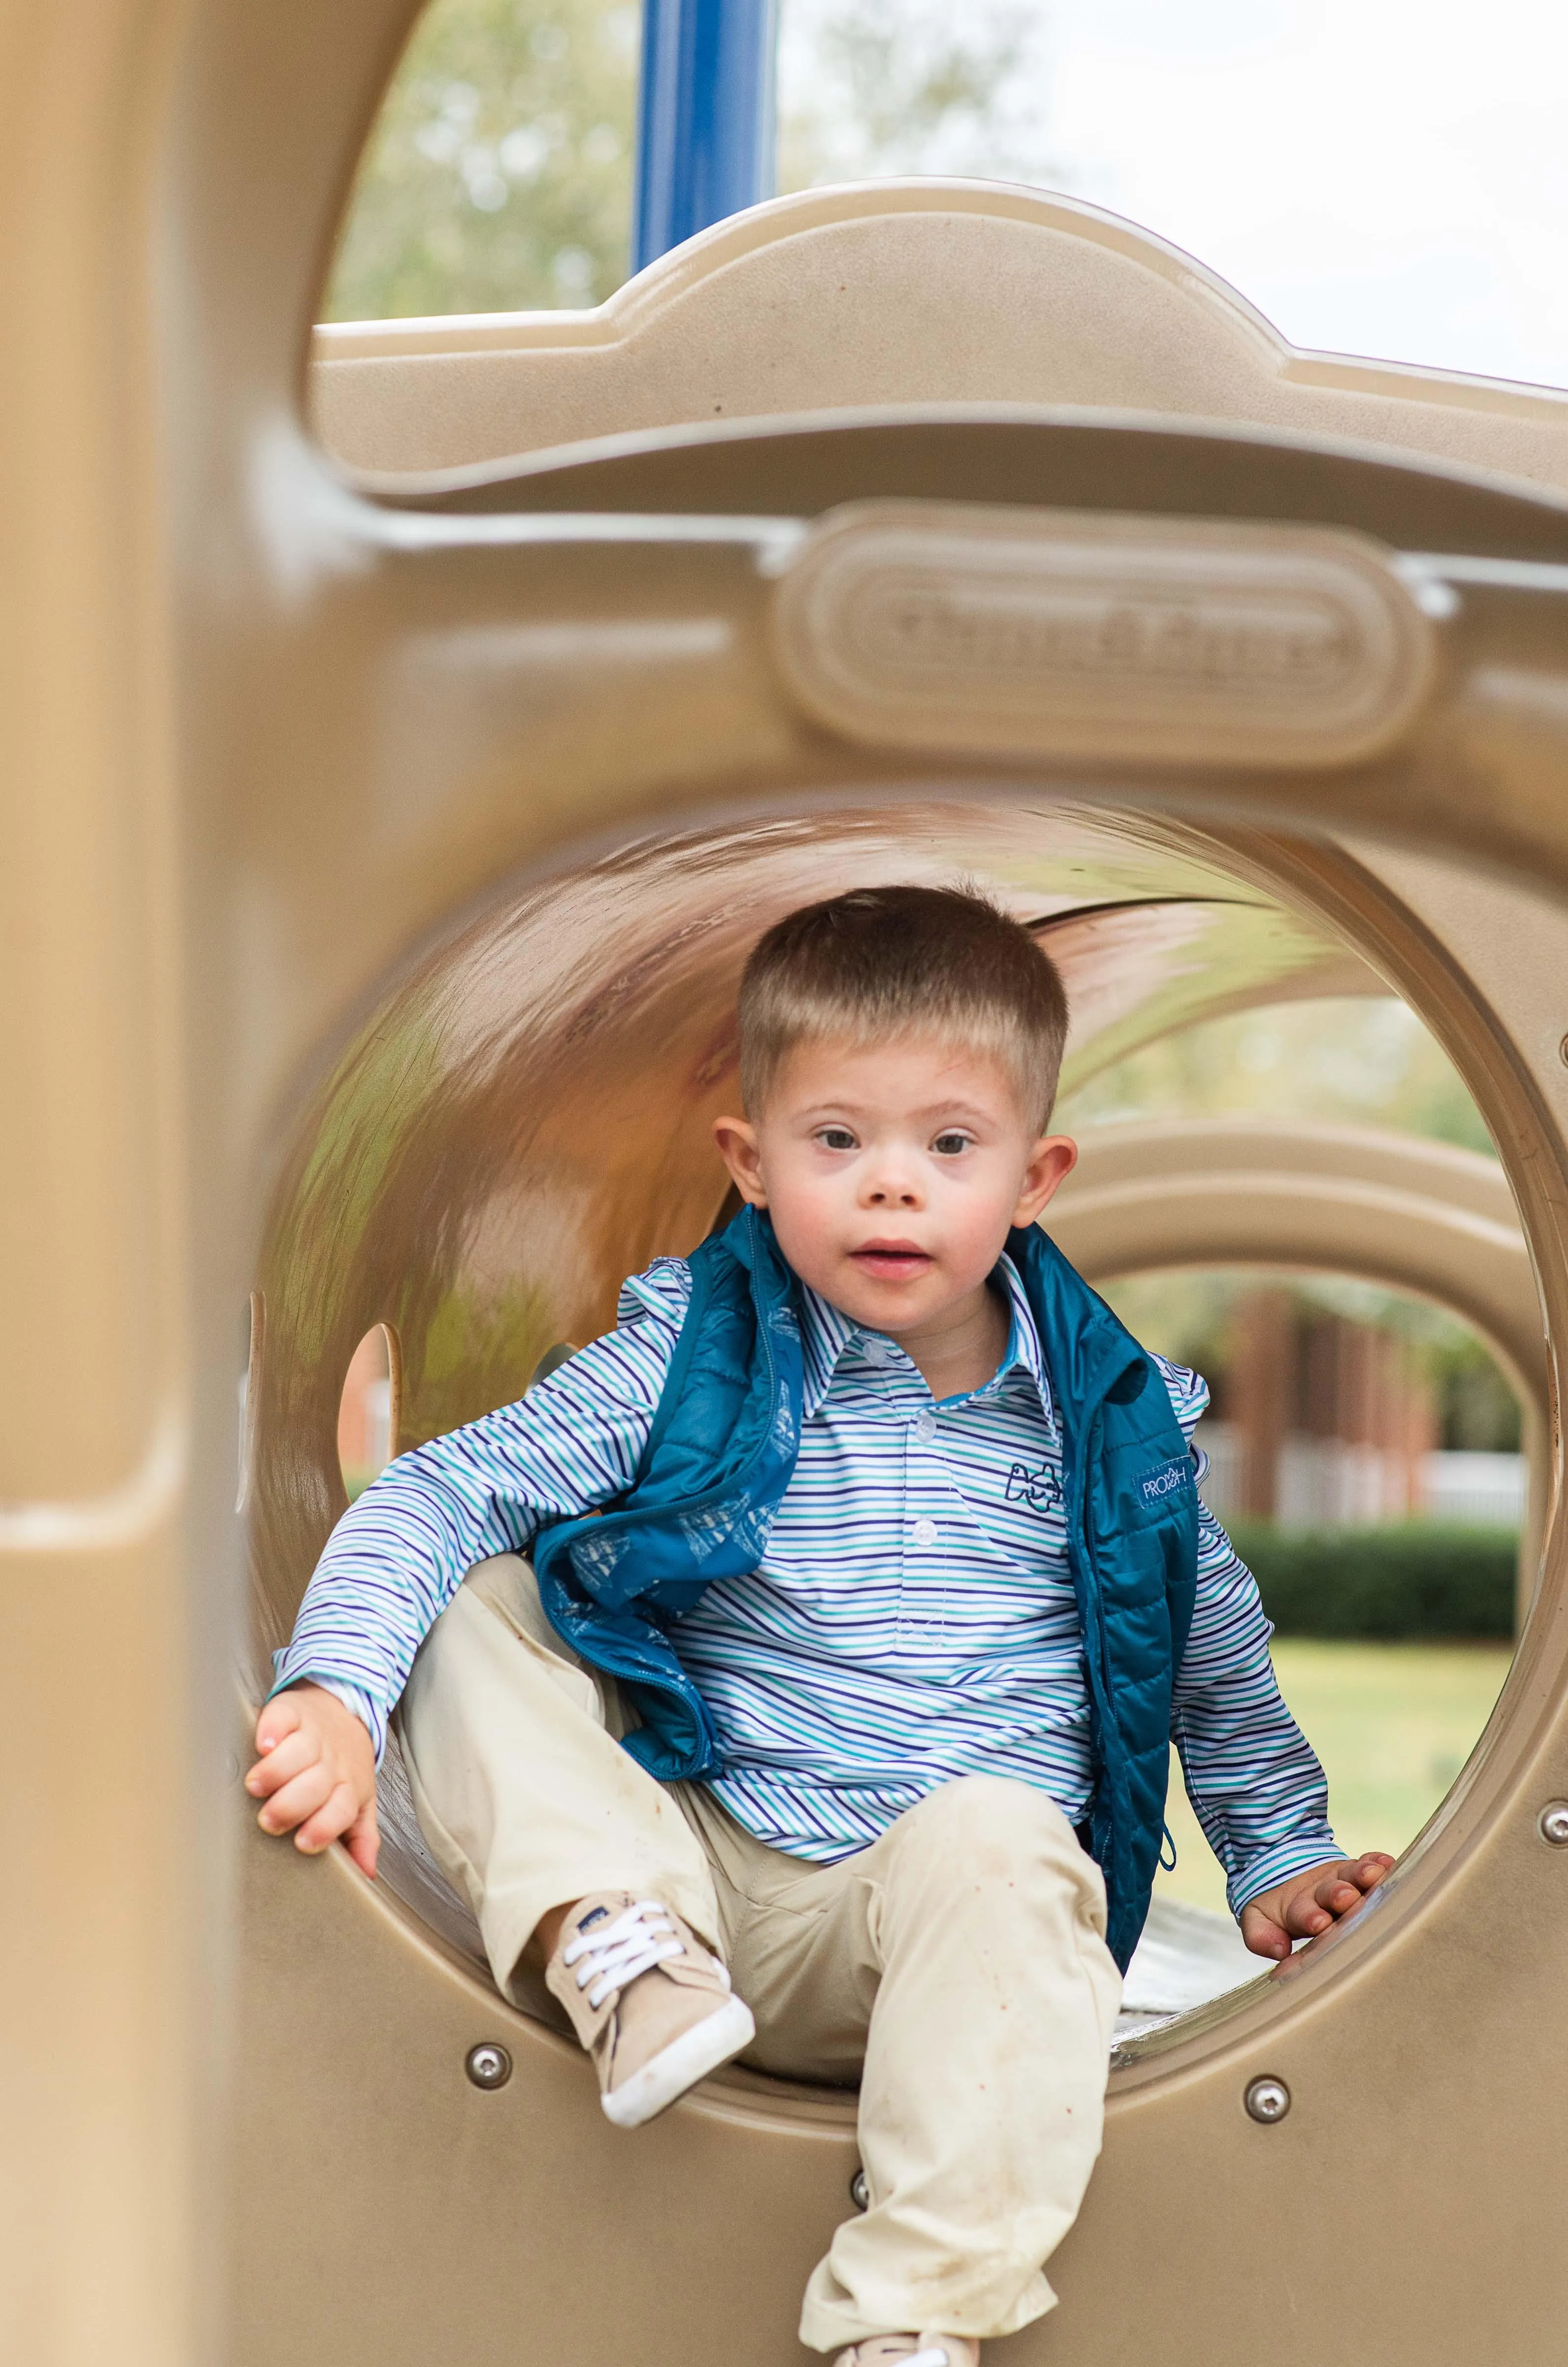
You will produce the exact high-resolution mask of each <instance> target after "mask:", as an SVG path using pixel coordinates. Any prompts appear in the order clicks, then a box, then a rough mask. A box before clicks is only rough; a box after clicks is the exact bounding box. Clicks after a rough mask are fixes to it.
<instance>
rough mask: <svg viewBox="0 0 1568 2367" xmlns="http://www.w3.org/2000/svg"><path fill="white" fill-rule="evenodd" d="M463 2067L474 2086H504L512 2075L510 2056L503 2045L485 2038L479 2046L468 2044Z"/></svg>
mask: <svg viewBox="0 0 1568 2367" xmlns="http://www.w3.org/2000/svg"><path fill="white" fill-rule="evenodd" d="M463 2068H464V2070H465V2071H466V2072H467V2073H468V2077H469V2078H470V2079H471V2080H472V2081H473V2083H474V2085H475V2087H476V2088H504V2087H505V2085H506V2083H507V2081H508V2080H509V2079H510V2078H511V2077H512V2057H511V2056H510V2055H508V2053H507V2051H506V2049H505V2047H504V2046H497V2044H495V2042H494V2040H493V2039H486V2041H485V2042H484V2044H483V2045H481V2046H470V2047H469V2049H468V2054H467V2056H465V2058H464V2062H463Z"/></svg>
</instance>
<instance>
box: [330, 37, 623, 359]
mask: <svg viewBox="0 0 1568 2367" xmlns="http://www.w3.org/2000/svg"><path fill="white" fill-rule="evenodd" d="M639 38H640V17H639V14H638V11H637V9H636V8H633V7H625V6H621V7H609V8H606V7H605V6H604V5H603V0H435V6H434V7H431V8H428V9H426V11H425V13H424V15H423V17H421V18H420V19H419V22H418V23H417V25H416V26H415V28H414V31H413V36H412V40H410V42H409V45H408V48H407V50H406V51H404V53H403V58H402V62H401V63H400V66H399V68H398V72H397V74H396V77H395V79H394V81H393V83H392V85H391V88H390V90H389V92H388V95H387V98H386V102H385V104H384V106H383V108H382V110H381V114H380V117H379V119H378V122H377V126H376V129H375V131H374V132H373V134H372V136H371V139H370V142H369V144H368V146H367V149H366V152H365V156H364V160H363V162H362V164H361V165H360V170H359V176H358V179H357V181H356V183H355V190H354V196H353V199H352V202H351V205H350V209H349V213H348V218H347V221H346V224H345V227H344V236H343V239H342V242H341V244H340V246H339V250H338V255H337V260H336V263H335V266H334V267H333V277H332V281H331V285H330V288H329V290H328V295H327V302H326V306H325V311H324V315H323V317H324V318H325V319H327V320H329V321H378V320H396V319H407V318H409V317H412V316H419V315H422V314H428V313H442V312H511V311H525V310H530V309H533V308H535V307H545V306H558V305H573V306H575V305H583V304H599V303H602V302H603V301H604V298H605V297H606V296H608V295H609V294H610V293H611V292H612V290H613V289H616V288H618V287H619V286H620V284H621V282H622V280H623V279H624V278H625V277H626V243H627V238H628V234H629V229H630V221H631V176H632V148H633V138H634V130H635V122H636V113H637V44H638V40H639Z"/></svg>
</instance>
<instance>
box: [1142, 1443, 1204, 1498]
mask: <svg viewBox="0 0 1568 2367" xmlns="http://www.w3.org/2000/svg"><path fill="white" fill-rule="evenodd" d="M1136 1484H1137V1489H1138V1493H1139V1495H1140V1496H1141V1497H1142V1498H1143V1500H1144V1501H1145V1504H1161V1503H1163V1502H1164V1501H1165V1499H1166V1498H1167V1497H1168V1496H1169V1495H1171V1494H1173V1493H1174V1492H1175V1490H1176V1489H1178V1488H1190V1486H1191V1485H1192V1457H1191V1456H1190V1455H1179V1456H1178V1457H1177V1458H1176V1459H1175V1460H1174V1461H1172V1462H1169V1463H1160V1464H1156V1467H1155V1468H1154V1469H1153V1470H1152V1471H1145V1473H1144V1476H1143V1478H1141V1479H1140V1480H1138V1482H1137V1483H1136Z"/></svg>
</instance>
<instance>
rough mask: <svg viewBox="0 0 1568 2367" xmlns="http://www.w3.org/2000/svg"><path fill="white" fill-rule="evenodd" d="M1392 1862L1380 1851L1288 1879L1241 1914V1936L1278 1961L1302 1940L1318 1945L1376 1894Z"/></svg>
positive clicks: (1251, 1900)
mask: <svg viewBox="0 0 1568 2367" xmlns="http://www.w3.org/2000/svg"><path fill="white" fill-rule="evenodd" d="M1392 1865H1393V1858H1391V1857H1386V1856H1385V1855H1384V1854H1383V1852H1382V1850H1369V1851H1368V1852H1367V1853H1366V1855H1365V1856H1364V1857H1339V1858H1335V1859H1333V1860H1332V1861H1331V1862H1330V1863H1328V1864H1327V1865H1309V1866H1305V1867H1303V1870H1302V1872H1301V1873H1300V1874H1287V1876H1286V1877H1285V1879H1284V1881H1283V1882H1277V1883H1276V1884H1275V1886H1274V1887H1273V1889H1272V1890H1260V1891H1259V1892H1258V1896H1257V1897H1256V1898H1249V1899H1248V1900H1247V1905H1246V1906H1245V1907H1244V1908H1242V1910H1241V1936H1242V1938H1243V1939H1244V1940H1245V1941H1246V1942H1247V1946H1248V1947H1249V1948H1250V1949H1251V1951H1252V1953H1253V1954H1254V1955H1255V1956H1272V1957H1274V1958H1275V1959H1276V1961H1279V1960H1280V1959H1282V1958H1283V1957H1286V1956H1288V1955H1289V1954H1290V1953H1291V1950H1292V1947H1293V1946H1294V1944H1295V1942H1297V1941H1298V1940H1315V1939H1316V1938H1317V1937H1318V1936H1319V1934H1320V1933H1322V1932H1324V1931H1329V1930H1330V1929H1331V1928H1332V1927H1333V1925H1335V1924H1336V1923H1337V1922H1339V1921H1340V1920H1342V1919H1343V1918H1344V1917H1345V1916H1347V1915H1349V1914H1352V1913H1353V1912H1354V1911H1355V1909H1356V1908H1358V1907H1359V1905H1360V1903H1361V1901H1362V1899H1363V1898H1364V1897H1366V1895H1367V1893H1368V1891H1369V1890H1375V1889H1376V1887H1377V1886H1378V1884H1379V1883H1380V1882H1381V1881H1382V1878H1383V1876H1384V1874H1387V1873H1388V1871H1389V1869H1390V1868H1391V1867H1392Z"/></svg>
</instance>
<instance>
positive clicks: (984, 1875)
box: [704, 1776, 1122, 2350]
mask: <svg viewBox="0 0 1568 2367" xmlns="http://www.w3.org/2000/svg"><path fill="white" fill-rule="evenodd" d="M723 1822H724V1824H726V1825H727V1824H728V1822H729V1820H728V1819H724V1820H723ZM704 1825H705V1839H706V1840H707V1842H708V1847H709V1851H710V1854H712V1855H713V1856H714V1858H715V1860H716V1863H718V1864H720V1865H721V1866H723V1867H724V1869H725V1872H726V1874H727V1875H728V1881H729V1883H730V1884H731V1885H732V1886H734V1887H736V1888H737V1889H738V1890H739V1891H740V1892H741V1893H743V1894H744V1895H745V1897H746V1898H747V1900H748V1902H749V1904H748V1910H747V1912H746V1913H745V1915H744V1916H743V1917H742V1918H740V1919H739V1921H738V1923H737V1928H736V1929H735V1931H734V1932H733V1933H732V1935H731V1942H730V1964H731V1969H732V1972H733V1974H734V1977H735V1984H736V1988H738V1990H739V1993H740V1994H741V1996H743V1997H744V1998H745V1999H746V2001H747V2003H748V2004H749V2005H750V2008H751V2010H752V2012H753V2014H754V2015H755V2016H756V2019H757V2025H758V2034H757V2043H756V2044H755V2045H754V2046H753V2047H752V2048H750V2050H749V2051H748V2055H747V2058H746V2059H747V2060H748V2062H750V2063H754V2064H757V2065H758V2066H759V2067H761V2068H764V2069H768V2070H773V2071H776V2072H778V2073H781V2074H789V2073H793V2074H794V2075H795V2077H797V2078H802V2077H804V2078H839V2079H843V2078H852V2077H853V2067H854V2063H855V2060H856V2057H857V2056H858V2055H859V2053H860V2052H861V2050H862V2048H863V2067H862V2070H861V2097H860V2145H861V2159H862V2162H863V2167H864V2169H865V2176H866V2183H867V2186H868V2189H869V2191H870V2197H871V2203H870V2208H869V2209H868V2210H867V2211H866V2212H865V2213H863V2214H862V2215H860V2216H859V2217H856V2218H852V2219H850V2220H848V2221H846V2222H845V2224H844V2225H842V2226H841V2227H840V2229H839V2231H838V2233H837V2235H836V2236H835V2237H834V2239H833V2243H832V2246H831V2248H830V2249H829V2254H828V2257H827V2259H825V2260H823V2261H822V2262H821V2263H820V2264H819V2265H818V2268H817V2269H816V2270H815V2271H813V2273H812V2276H811V2279H810V2282H809V2283H808V2285H807V2293H806V2300H805V2305H804V2308H803V2311H802V2315H801V2325H800V2339H801V2340H802V2341H803V2342H804V2343H806V2344H807V2345H808V2346H809V2347H810V2348H811V2349H813V2350H836V2349H838V2348H839V2347H840V2345H841V2344H849V2343H852V2342H856V2341H861V2340H863V2339H864V2338H865V2337H866V2336H868V2335H871V2334H879V2333H891V2332H895V2331H908V2332H919V2331H922V2330H924V2329H926V2328H935V2329H936V2330H938V2331H940V2332H942V2333H944V2334H967V2335H970V2336H973V2337H976V2338H980V2339H984V2338H986V2337H987V2336H999V2335H1004V2334H1011V2333H1013V2332H1015V2331H1016V2330H1017V2328H1018V2327H1021V2326H1026V2325H1028V2324H1029V2323H1030V2321H1031V2320H1032V2318H1036V2317H1039V2316H1043V2313H1044V2312H1045V2311H1046V2310H1048V2309H1049V2308H1051V2307H1052V2305H1053V2304H1054V2302H1055V2295H1054V2293H1052V2291H1051V2288H1050V2286H1049V2284H1048V2283H1047V2282H1046V2281H1045V2278H1044V2276H1043V2273H1042V2263H1043V2261H1044V2260H1045V2259H1048V2258H1049V2256H1050V2254H1051V2253H1052V2252H1053V2251H1054V2250H1055V2247H1056V2245H1057V2244H1058V2243H1059V2242H1060V2241H1061V2238H1062V2237H1063V2236H1064V2235H1066V2231H1067V2229H1068V2228H1069V2227H1070V2226H1071V2225H1072V2223H1073V2221H1074V2219H1075V2218H1076V2217H1077V2211H1078V2206H1079V2204H1080V2203H1081V2202H1082V2199H1083V2194H1084V2190H1085V2188H1086V2186H1087V2185H1088V2183H1089V2173H1090V2171H1091V2170H1092V2169H1093V2167H1094V2163H1095V2160H1096V2157H1097V2156H1098V2154H1099V2152H1100V2132H1101V2124H1102V2120H1103V2112H1104V2098H1105V2081H1106V2073H1107V2068H1108V2065H1109V2060H1110V2053H1111V2036H1112V2033H1113V2029H1114V2025H1115V2019H1116V2009H1117V2004H1118V2001H1119V1999H1120V1996H1121V1986H1122V1985H1121V1979H1120V1976H1119V1975H1118V1973H1117V1970H1116V1966H1115V1964H1114V1962H1113V1960H1112V1958H1111V1953H1110V1951H1109V1949H1108V1948H1107V1947H1106V1945H1105V1938H1104V1932H1105V1892H1104V1885H1103V1883H1102V1880H1101V1877H1100V1869H1099V1867H1098V1866H1097V1865H1096V1864H1095V1863H1094V1862H1093V1860H1092V1859H1091V1858H1089V1857H1088V1856H1087V1855H1086V1854H1085V1852H1083V1850H1082V1849H1080V1847H1079V1846H1078V1842H1077V1836H1076V1834H1075V1833H1074V1832H1073V1830H1072V1829H1071V1827H1070V1826H1069V1825H1068V1823H1067V1821H1066V1818H1065V1817H1064V1816H1063V1815H1062V1814H1061V1811H1060V1810H1059V1809H1058V1808H1057V1807H1055V1805H1054V1804H1053V1802H1051V1801H1050V1800H1049V1799H1047V1798H1046V1796H1045V1795H1044V1794H1043V1792H1040V1791H1037V1790H1035V1789H1034V1787H1033V1786H1032V1785H1029V1784H1018V1783H1013V1782H1009V1781H1006V1780H1003V1779H1001V1778H994V1777H988V1776H972V1777H967V1778H965V1779H964V1780H962V1781H960V1782H957V1783H953V1784H945V1785H943V1786H942V1789H941V1790H940V1791H937V1792H935V1793H933V1794H932V1795H931V1797H930V1798H929V1799H926V1800H923V1801H922V1802H921V1803H920V1804H919V1806H918V1807H915V1808H912V1809H911V1810H910V1811H909V1812H908V1815H906V1816H903V1817H900V1818H898V1820H897V1823H896V1824H894V1825H893V1826H892V1827H890V1829H888V1831H887V1832H886V1833H885V1834H884V1835H883V1837H882V1839H881V1840H879V1841H877V1842H876V1843H875V1844H874V1847H873V1848H871V1849H869V1850H865V1851H863V1852H860V1853H859V1854H858V1855H857V1856H855V1857H852V1858H849V1859H846V1860H843V1861H842V1862H840V1863H839V1864H838V1865H835V1866H827V1867H818V1868H806V1867H802V1866H800V1865H798V1864H797V1863H795V1861H793V1860H790V1859H786V1858H781V1857H779V1856H778V1855H777V1854H776V1853H775V1852H772V1851H765V1850H760V1849H759V1846H758V1844H756V1843H755V1842H750V1843H748V1841H747V1839H746V1837H745V1836H744V1835H742V1836H740V1838H739V1841H738V1840H735V1838H734V1833H735V1831H736V1830H737V1829H735V1828H733V1827H731V1829H730V1831H729V1833H728V1834H727V1833H726V1832H725V1831H724V1830H723V1829H722V1826H721V1824H720V1822H719V1818H718V1817H717V1816H716V1815H715V1814H712V1813H710V1814H709V1815H708V1816H706V1817H705V1818H704Z"/></svg>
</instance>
